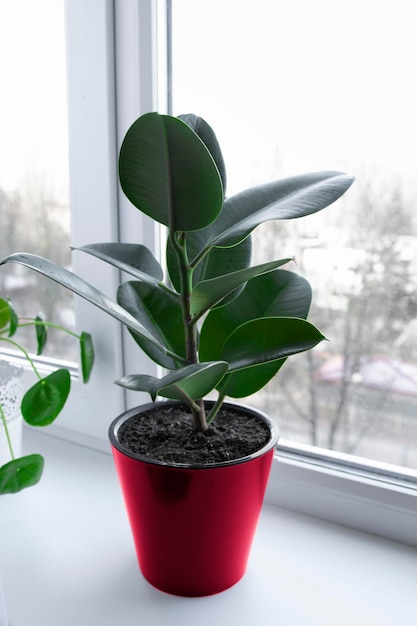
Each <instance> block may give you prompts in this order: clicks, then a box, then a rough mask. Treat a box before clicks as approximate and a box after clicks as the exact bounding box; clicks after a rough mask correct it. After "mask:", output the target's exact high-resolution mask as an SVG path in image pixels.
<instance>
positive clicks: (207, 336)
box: [199, 269, 311, 361]
mask: <svg viewBox="0 0 417 626" xmlns="http://www.w3.org/2000/svg"><path fill="white" fill-rule="evenodd" d="M310 304H311V287H310V285H309V283H308V282H307V281H306V279H305V278H303V277H302V276H299V275H298V274H296V273H295V272H290V271H287V270H281V269H277V270H274V271H273V272H270V273H268V274H262V275H261V276H257V277H256V278H253V279H252V280H251V281H249V282H248V283H247V284H246V286H245V289H244V290H243V292H242V293H241V294H240V295H239V297H238V298H236V299H235V300H234V301H233V302H231V303H229V304H228V305H227V306H224V307H221V308H218V309H214V310H212V311H210V313H209V314H208V315H207V317H206V319H205V320H204V323H203V326H202V328H201V334H200V351H199V358H200V361H215V360H218V359H220V358H221V354H222V350H223V345H224V343H225V341H226V339H227V338H228V336H229V335H230V334H231V333H232V332H233V331H234V330H236V328H238V327H239V326H241V325H242V324H244V323H245V322H248V321H249V320H251V319H257V318H260V317H300V318H304V319H305V318H306V317H307V315H308V311H309V308H310Z"/></svg>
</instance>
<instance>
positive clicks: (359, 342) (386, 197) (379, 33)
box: [172, 0, 417, 476]
mask: <svg viewBox="0 0 417 626" xmlns="http://www.w3.org/2000/svg"><path fill="white" fill-rule="evenodd" d="M336 4H338V6H337V7H336V5H335V3H334V2H332V1H330V0H320V1H319V2H314V3H312V2H309V1H308V0H300V1H299V2H284V1H283V2H276V1H275V0H260V1H259V2H256V3H239V4H237V3H224V2H221V0H213V1H212V2H210V3H208V2H206V3H204V2H201V3H200V4H199V11H198V12H196V11H195V10H193V8H194V7H195V3H193V2H191V0H174V1H173V2H172V42H173V43H172V111H173V113H174V114H175V115H177V114H180V113H186V112H189V111H190V110H191V111H192V112H194V113H197V114H198V115H201V116H202V117H204V118H205V119H206V120H207V121H208V122H209V123H210V124H212V126H213V128H214V129H215V131H216V133H217V135H218V138H219V141H220V145H221V146H222V147H223V150H224V157H225V161H226V167H227V168H228V194H229V195H230V194H232V193H235V192H237V191H239V190H240V189H244V188H246V187H249V186H251V185H253V184H256V183H258V182H262V181H266V180H269V179H271V178H279V177H283V176H286V175H292V174H297V173H302V172H305V171H314V170H322V169H334V170H341V171H346V172H348V173H349V174H354V175H355V176H356V182H355V184H354V186H353V187H352V189H351V190H349V191H348V193H347V194H346V196H345V197H343V198H342V199H341V200H340V201H338V203H336V204H335V205H334V206H332V207H330V208H328V209H326V210H325V211H323V212H322V213H319V214H317V215H314V216H310V217H308V218H303V220H299V221H298V220H294V222H293V223H291V222H281V223H278V222H275V223H270V224H267V225H264V227H260V228H259V229H257V231H256V233H255V237H257V238H259V239H260V240H261V241H262V246H261V247H262V249H263V250H266V252H267V253H266V258H267V259H271V258H280V257H281V258H282V257H286V256H292V255H294V256H295V258H296V262H297V265H296V266H293V268H292V269H293V270H294V271H299V272H301V273H302V274H303V275H304V276H306V277H307V278H308V279H309V280H310V282H311V284H312V287H313V307H312V311H311V315H310V320H311V321H313V323H316V324H317V326H318V327H319V328H320V329H321V330H322V331H323V332H324V334H325V335H326V336H327V337H328V338H329V339H330V341H329V342H326V343H324V344H322V345H321V346H320V347H319V348H318V349H315V350H314V351H312V352H310V353H307V354H304V355H300V356H297V357H293V358H291V359H289V360H288V362H287V363H286V364H285V366H284V368H283V369H282V371H281V372H280V373H279V374H278V376H277V377H276V379H275V380H274V381H272V382H271V383H270V384H269V385H268V386H267V387H266V388H265V390H263V392H261V393H260V394H259V395H258V396H256V397H253V398H250V400H249V401H250V402H251V403H252V404H253V403H256V404H258V405H259V406H261V407H263V408H264V409H265V410H266V411H267V412H268V413H270V414H272V415H274V416H276V417H277V418H278V422H279V425H280V427H281V433H282V437H283V438H284V439H285V440H292V441H295V442H297V443H298V444H307V445H309V446H310V445H311V446H318V447H319V448H322V449H331V450H335V451H338V452H341V453H344V454H345V453H347V454H353V455H357V456H360V457H363V458H364V459H365V458H367V459H370V460H372V461H377V462H378V463H380V462H383V463H387V464H395V465H397V466H402V467H405V468H409V469H410V470H417V419H416V415H417V353H416V348H415V346H416V332H415V331H416V322H415V319H416V313H417V299H416V287H417V283H416V278H415V276H416V265H417V256H416V252H415V249H416V237H417V221H416V218H415V215H414V213H415V212H414V210H413V206H414V202H415V197H416V194H417V187H416V183H415V172H414V156H413V145H414V144H415V141H416V139H417V125H416V122H415V108H416V105H417V102H416V93H415V90H414V87H413V85H412V81H410V78H409V77H410V76H411V75H412V74H413V71H414V70H413V63H414V58H415V56H416V53H417V49H416V43H415V38H414V36H413V32H412V26H411V24H412V22H413V20H412V15H413V11H414V3H413V2H412V1H404V2H401V3H396V2H385V3H383V4H381V3H380V2H377V0H367V1H366V2H362V1H361V2H359V1H356V0H354V1H353V2H349V3H348V5H347V4H345V3H342V2H339V3H336ZM344 6H345V8H346V10H344V9H343V7H344ZM202 24H204V28H201V25H202ZM262 260H266V259H257V261H258V262H261V261H262ZM305 450H307V448H305ZM321 454H323V451H321ZM352 461H353V459H352ZM375 467H376V465H375ZM411 474H412V472H410V475H411ZM415 476H417V473H415Z"/></svg>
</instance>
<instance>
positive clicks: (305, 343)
mask: <svg viewBox="0 0 417 626" xmlns="http://www.w3.org/2000/svg"><path fill="white" fill-rule="evenodd" d="M324 339H325V337H324V336H323V335H322V334H321V332H320V331H319V330H318V329H317V328H316V327H315V326H313V324H310V322H307V321H306V320H303V319H298V318H292V317H265V318H262V319H255V320H250V321H249V322H246V323H245V324H242V326H239V327H238V328H237V329H236V330H235V331H234V332H233V333H232V334H231V335H230V336H229V337H228V338H227V340H226V343H225V344H224V346H223V350H222V358H223V359H224V360H225V361H227V362H228V363H229V371H230V372H234V371H238V370H241V369H244V368H246V367H251V366H253V365H259V364H261V363H268V362H270V361H276V360H278V359H283V358H285V357H288V356H290V355H293V354H298V353H299V352H304V351H305V350H310V349H311V348H314V346H316V345H317V344H318V343H320V342H321V341H323V340H324Z"/></svg>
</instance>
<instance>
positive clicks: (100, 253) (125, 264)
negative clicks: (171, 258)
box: [73, 243, 163, 284]
mask: <svg viewBox="0 0 417 626" xmlns="http://www.w3.org/2000/svg"><path fill="white" fill-rule="evenodd" d="M73 250H80V251H81V252H86V253H87V254H91V255H92V256H95V257H97V258H98V259H101V260H102V261H105V262H106V263H110V264H111V265H113V266H114V267H117V268H118V269H120V270H122V271H123V272H127V273H128V274H131V275H132V276H134V277H135V278H138V279H139V280H143V281H144V282H147V283H151V284H155V283H158V282H161V281H162V279H163V272H162V268H161V266H160V264H159V263H158V261H157V260H156V259H155V257H154V256H153V254H152V253H151V251H150V250H149V249H148V248H147V247H146V246H142V245H140V244H135V243H91V244H89V245H87V246H81V247H79V248H73Z"/></svg>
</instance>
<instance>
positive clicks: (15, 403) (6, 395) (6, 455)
mask: <svg viewBox="0 0 417 626" xmlns="http://www.w3.org/2000/svg"><path fill="white" fill-rule="evenodd" d="M22 377H23V368H21V367H16V366H15V365H12V364H11V363H9V362H8V361H2V360H0V403H1V405H2V407H3V411H4V414H5V417H6V422H7V429H8V431H9V436H10V440H11V443H12V447H13V452H14V456H15V457H19V456H21V453H22V414H21V412H20V403H21V401H22V396H23V378H22ZM8 461H11V455H10V450H9V446H8V442H7V438H6V433H5V431H4V426H3V422H2V420H0V465H4V464H5V463H7V462H8ZM0 624H1V622H0Z"/></svg>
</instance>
